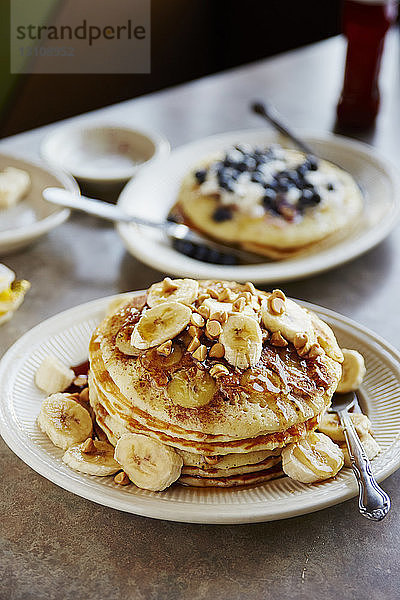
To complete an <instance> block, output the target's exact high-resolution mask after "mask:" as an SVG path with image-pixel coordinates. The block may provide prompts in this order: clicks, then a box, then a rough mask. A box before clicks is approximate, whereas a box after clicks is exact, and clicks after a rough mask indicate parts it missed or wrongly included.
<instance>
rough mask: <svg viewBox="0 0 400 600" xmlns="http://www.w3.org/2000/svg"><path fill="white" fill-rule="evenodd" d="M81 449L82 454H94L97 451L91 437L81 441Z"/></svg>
mask: <svg viewBox="0 0 400 600" xmlns="http://www.w3.org/2000/svg"><path fill="white" fill-rule="evenodd" d="M81 450H82V452H83V453H84V454H95V453H96V452H97V448H96V446H95V445H94V442H93V440H92V438H88V439H87V440H86V441H85V442H83V444H82V448H81Z"/></svg>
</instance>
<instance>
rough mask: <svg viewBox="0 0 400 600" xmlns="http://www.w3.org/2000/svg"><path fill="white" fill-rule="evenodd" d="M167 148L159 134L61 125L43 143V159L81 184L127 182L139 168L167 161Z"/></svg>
mask: <svg viewBox="0 0 400 600" xmlns="http://www.w3.org/2000/svg"><path fill="white" fill-rule="evenodd" d="M169 151H170V146H169V142H168V140H167V139H166V138H165V137H164V136H162V135H161V134H159V133H156V132H153V131H145V130H143V131H142V130H140V129H136V128H131V127H128V126H124V125H112V124H110V125H107V124H98V123H97V124H96V123H95V124H89V125H85V124H83V125H76V124H73V125H64V126H61V127H58V128H56V129H54V131H52V132H51V133H49V134H48V136H47V137H45V139H44V140H43V142H42V145H41V154H42V157H43V158H44V159H45V160H46V161H47V162H48V163H49V164H51V165H53V166H55V167H59V168H62V169H64V171H67V172H68V173H71V175H73V176H74V177H75V178H76V179H78V180H79V181H80V182H81V183H83V184H89V185H90V184H99V183H101V184H105V185H112V184H118V183H123V182H126V181H128V180H129V179H130V178H131V177H133V176H134V175H135V174H136V172H137V171H138V169H139V168H141V167H142V166H143V165H145V164H148V163H149V162H154V161H155V160H156V159H157V158H162V157H166V156H167V155H168V154H169Z"/></svg>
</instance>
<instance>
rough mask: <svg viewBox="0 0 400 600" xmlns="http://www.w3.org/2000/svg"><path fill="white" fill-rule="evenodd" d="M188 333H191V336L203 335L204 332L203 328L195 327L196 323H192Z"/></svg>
mask: <svg viewBox="0 0 400 600" xmlns="http://www.w3.org/2000/svg"><path fill="white" fill-rule="evenodd" d="M188 334H189V335H190V337H192V338H193V337H198V338H199V337H201V334H202V330H201V329H200V328H199V327H195V326H194V325H190V327H189V329H188Z"/></svg>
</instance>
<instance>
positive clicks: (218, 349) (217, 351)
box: [208, 342, 225, 358]
mask: <svg viewBox="0 0 400 600" xmlns="http://www.w3.org/2000/svg"><path fill="white" fill-rule="evenodd" d="M224 355H225V348H224V347H223V345H222V344H220V343H219V342H217V343H216V344H214V345H213V346H211V348H210V350H209V352H208V356H209V357H210V358H223V356H224Z"/></svg>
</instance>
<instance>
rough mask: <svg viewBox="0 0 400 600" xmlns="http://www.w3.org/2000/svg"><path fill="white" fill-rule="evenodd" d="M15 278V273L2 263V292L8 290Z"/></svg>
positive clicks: (0, 287)
mask: <svg viewBox="0 0 400 600" xmlns="http://www.w3.org/2000/svg"><path fill="white" fill-rule="evenodd" d="M14 279H15V273H14V271H12V270H11V269H9V268H8V267H6V265H3V264H0V293H1V292H4V291H5V290H8V288H9V287H10V285H11V284H12V282H13V281H14Z"/></svg>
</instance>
